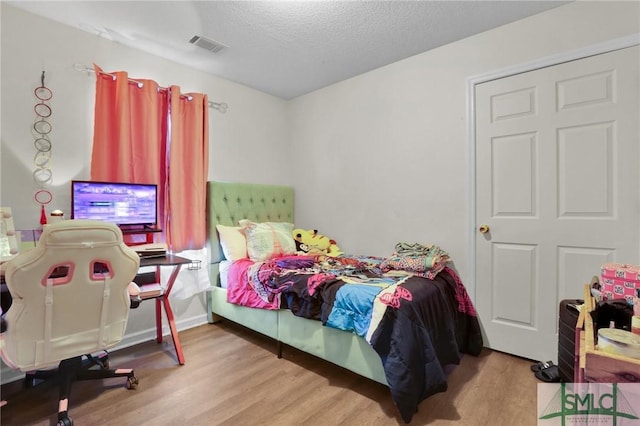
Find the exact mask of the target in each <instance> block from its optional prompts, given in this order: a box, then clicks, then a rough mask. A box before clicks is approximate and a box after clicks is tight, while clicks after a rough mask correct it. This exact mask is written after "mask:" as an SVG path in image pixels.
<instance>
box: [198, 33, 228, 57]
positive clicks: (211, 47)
mask: <svg viewBox="0 0 640 426" xmlns="http://www.w3.org/2000/svg"><path fill="white" fill-rule="evenodd" d="M189 43H191V44H195V45H196V46H198V47H201V48H203V49H205V50H208V51H209V52H213V53H218V52H219V51H221V50H222V49H224V48H225V47H227V46H225V45H224V44H220V43H218V42H217V41H213V40H210V39H208V38H204V37H201V36H197V35H195V36H193V37H191V40H189Z"/></svg>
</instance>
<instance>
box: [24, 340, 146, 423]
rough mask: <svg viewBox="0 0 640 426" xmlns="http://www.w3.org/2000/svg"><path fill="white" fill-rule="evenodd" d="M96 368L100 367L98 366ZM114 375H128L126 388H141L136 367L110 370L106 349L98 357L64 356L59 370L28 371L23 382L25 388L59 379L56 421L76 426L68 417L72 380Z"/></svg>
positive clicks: (94, 378) (104, 377)
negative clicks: (136, 374) (135, 371)
mask: <svg viewBox="0 0 640 426" xmlns="http://www.w3.org/2000/svg"><path fill="white" fill-rule="evenodd" d="M94 367H97V369H96V368H94ZM113 377H126V378H127V381H126V382H125V387H126V388H127V389H136V388H137V387H138V378H137V377H136V376H135V373H134V371H133V369H130V368H119V369H109V354H108V353H107V352H106V351H105V352H101V353H100V354H99V355H97V356H93V355H84V356H77V357H73V358H69V359H65V360H63V361H61V362H60V364H59V366H58V368H56V369H52V370H37V371H31V372H27V373H26V374H25V378H24V384H25V387H27V388H30V387H33V386H35V385H37V384H39V383H40V382H42V381H46V380H51V379H54V380H57V381H58V383H59V389H60V401H59V404H58V423H57V424H58V426H71V425H73V419H72V418H71V417H69V413H68V405H69V398H70V394H71V385H72V384H73V382H75V381H79V380H98V379H108V378H113Z"/></svg>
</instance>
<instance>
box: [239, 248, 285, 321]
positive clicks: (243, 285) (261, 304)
mask: <svg viewBox="0 0 640 426" xmlns="http://www.w3.org/2000/svg"><path fill="white" fill-rule="evenodd" d="M253 264H254V262H252V261H251V260H249V259H240V260H236V261H234V262H233V263H232V264H231V266H230V267H229V279H228V281H227V282H228V284H227V302H229V303H234V304H236V305H242V306H248V307H250V308H261V309H280V297H276V298H274V299H273V301H272V302H265V301H264V300H262V299H261V298H260V296H258V293H256V292H255V291H254V290H253V288H252V287H251V285H250V284H249V279H248V276H247V274H248V271H249V268H250V267H251V266H252V265H253Z"/></svg>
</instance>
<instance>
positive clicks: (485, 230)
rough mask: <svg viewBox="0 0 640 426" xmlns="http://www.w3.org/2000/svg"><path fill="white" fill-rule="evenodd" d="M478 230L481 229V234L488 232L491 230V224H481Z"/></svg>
mask: <svg viewBox="0 0 640 426" xmlns="http://www.w3.org/2000/svg"><path fill="white" fill-rule="evenodd" d="M478 231H480V233H481V234H486V233H487V232H489V225H480V228H478Z"/></svg>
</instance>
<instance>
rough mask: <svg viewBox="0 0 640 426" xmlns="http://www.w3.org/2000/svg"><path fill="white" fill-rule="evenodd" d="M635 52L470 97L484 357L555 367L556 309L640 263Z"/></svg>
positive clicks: (527, 76) (528, 76)
mask: <svg viewBox="0 0 640 426" xmlns="http://www.w3.org/2000/svg"><path fill="white" fill-rule="evenodd" d="M639 62H640V48H639V47H638V46H634V47H631V48H626V49H621V50H618V51H614V52H609V53H605V54H601V55H596V56H592V57H589V58H584V59H581V60H578V61H572V62H567V63H564V64H560V65H556V66H553V67H547V68H543V69H539V70H535V71H531V72H527V73H522V74H518V75H514V76H510V77H506V78H502V79H499V80H494V81H490V82H486V83H482V84H479V85H477V86H476V88H475V89H476V98H475V99H476V105H475V108H476V120H475V122H476V223H477V224H478V226H480V224H486V225H488V227H489V231H488V232H486V233H483V234H481V233H477V235H476V256H477V257H476V277H477V283H476V305H477V310H478V313H479V316H480V321H481V323H482V326H483V330H484V333H485V339H486V340H485V342H486V345H487V346H488V347H491V348H494V349H497V350H500V351H504V352H508V353H513V354H516V355H520V356H523V357H527V358H531V359H536V360H549V359H555V358H556V356H557V334H556V333H557V316H558V304H559V302H560V300H562V299H565V298H581V297H582V287H583V285H584V284H585V283H587V282H589V281H590V280H591V278H592V276H593V275H597V274H599V268H600V266H601V265H602V264H603V263H606V262H609V261H619V262H627V263H640V242H639V239H640V238H639V237H640V219H639V217H638V212H639V211H640V175H639V172H638V169H640V166H639V163H640V149H639V147H638V146H639V144H640V138H639V133H640V132H639V127H640V125H639V116H640V111H639V108H638V105H639V104H640V99H639V96H638V93H639V83H638V81H639V80H640V75H639V74H640V71H639V69H638V63H639Z"/></svg>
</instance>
